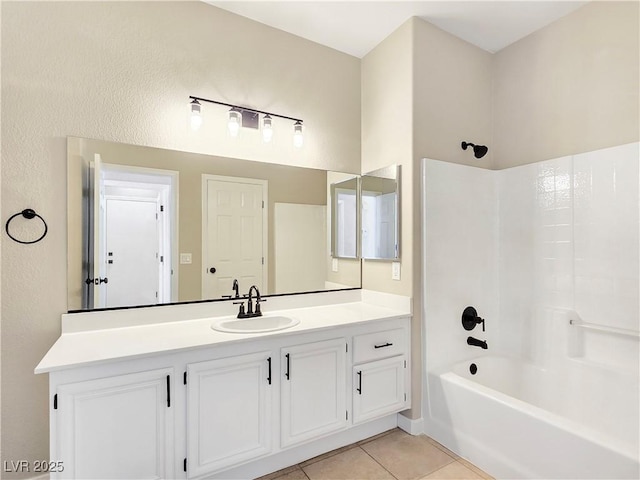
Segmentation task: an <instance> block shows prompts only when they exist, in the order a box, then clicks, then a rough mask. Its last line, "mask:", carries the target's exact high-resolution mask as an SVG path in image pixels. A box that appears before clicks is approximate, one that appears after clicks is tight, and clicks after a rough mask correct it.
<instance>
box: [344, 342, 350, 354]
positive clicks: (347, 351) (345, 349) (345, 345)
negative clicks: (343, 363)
mask: <svg viewBox="0 0 640 480" xmlns="http://www.w3.org/2000/svg"><path fill="white" fill-rule="evenodd" d="M344 351H345V352H346V353H349V344H348V343H345V344H344Z"/></svg>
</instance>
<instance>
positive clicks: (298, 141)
mask: <svg viewBox="0 0 640 480" xmlns="http://www.w3.org/2000/svg"><path fill="white" fill-rule="evenodd" d="M303 143H304V137H303V136H302V122H301V121H300V120H298V121H297V122H296V123H294V124H293V145H294V146H296V147H298V148H300V147H302V144H303Z"/></svg>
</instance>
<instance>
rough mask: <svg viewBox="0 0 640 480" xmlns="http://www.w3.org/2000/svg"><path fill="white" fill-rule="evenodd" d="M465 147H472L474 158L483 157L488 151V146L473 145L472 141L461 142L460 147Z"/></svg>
mask: <svg viewBox="0 0 640 480" xmlns="http://www.w3.org/2000/svg"><path fill="white" fill-rule="evenodd" d="M467 147H473V154H474V155H475V157H476V158H482V157H484V156H485V155H486V154H487V152H488V151H489V147H486V146H484V145H474V144H473V143H469V142H462V149H463V150H466V149H467Z"/></svg>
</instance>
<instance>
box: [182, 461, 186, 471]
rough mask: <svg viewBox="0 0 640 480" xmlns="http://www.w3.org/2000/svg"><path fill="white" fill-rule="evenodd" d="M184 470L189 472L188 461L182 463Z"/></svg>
mask: <svg viewBox="0 0 640 480" xmlns="http://www.w3.org/2000/svg"><path fill="white" fill-rule="evenodd" d="M182 469H183V470H184V471H185V472H186V471H187V459H186V458H185V459H184V462H182Z"/></svg>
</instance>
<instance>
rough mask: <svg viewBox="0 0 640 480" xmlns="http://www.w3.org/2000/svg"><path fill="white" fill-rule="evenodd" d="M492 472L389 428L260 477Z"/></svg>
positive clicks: (413, 478)
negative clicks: (386, 430)
mask: <svg viewBox="0 0 640 480" xmlns="http://www.w3.org/2000/svg"><path fill="white" fill-rule="evenodd" d="M491 478H492V477H490V476H489V475H487V474H486V473H485V472H483V471H482V470H480V469H479V468H477V467H476V466H474V465H472V464H470V463H469V462H467V461H466V460H464V459H463V458H460V457H459V456H457V455H456V454H455V453H453V452H452V451H450V450H447V449H446V448H445V447H443V446H442V445H440V444H439V443H438V442H436V441H435V440H433V439H431V438H429V437H426V436H424V435H419V436H412V435H409V434H408V433H405V432H403V431H402V430H400V429H397V428H396V429H393V430H389V431H388V432H384V433H381V434H380V435H376V436H375V437H371V438H367V439H366V440H363V441H361V442H358V443H354V444H353V445H348V446H346V447H343V448H339V449H337V450H334V451H332V452H328V453H325V454H323V455H320V456H318V457H315V458H312V459H310V460H307V461H305V462H302V463H300V464H298V465H294V466H292V467H289V468H286V469H284V470H280V471H278V472H274V473H271V474H269V475H266V476H264V477H261V478H260V479H259V480H394V479H395V480H436V479H439V480H478V479H480V480H482V479H485V480H486V479H491Z"/></svg>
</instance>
